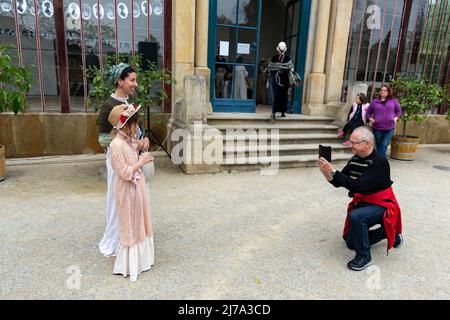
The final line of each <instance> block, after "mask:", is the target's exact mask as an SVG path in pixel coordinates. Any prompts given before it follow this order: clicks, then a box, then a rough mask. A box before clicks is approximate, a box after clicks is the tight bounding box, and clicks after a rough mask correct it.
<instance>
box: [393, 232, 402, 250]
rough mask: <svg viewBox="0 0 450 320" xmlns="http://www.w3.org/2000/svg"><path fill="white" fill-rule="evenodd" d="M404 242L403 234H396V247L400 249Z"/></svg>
mask: <svg viewBox="0 0 450 320" xmlns="http://www.w3.org/2000/svg"><path fill="white" fill-rule="evenodd" d="M402 244H403V236H402V235H401V234H397V235H395V242H394V248H395V249H398V248H400V247H401V246H402Z"/></svg>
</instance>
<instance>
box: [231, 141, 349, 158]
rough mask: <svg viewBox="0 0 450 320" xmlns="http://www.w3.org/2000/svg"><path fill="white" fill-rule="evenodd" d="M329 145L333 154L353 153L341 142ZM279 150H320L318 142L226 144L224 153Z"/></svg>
mask: <svg viewBox="0 0 450 320" xmlns="http://www.w3.org/2000/svg"><path fill="white" fill-rule="evenodd" d="M325 145H327V146H331V148H332V155H334V154H339V153H351V149H350V148H349V147H346V146H343V145H342V144H339V143H325ZM277 150H278V154H279V155H309V154H315V155H317V154H318V152H319V145H318V144H277V145H270V144H268V145H253V144H248V143H247V144H246V145H236V144H234V145H231V146H230V145H224V148H223V153H224V154H227V155H231V154H237V155H238V157H239V156H244V155H245V156H247V157H248V155H249V153H253V154H254V155H257V154H256V153H259V154H261V152H265V153H267V154H268V155H269V154H272V152H274V151H275V152H276V151H277Z"/></svg>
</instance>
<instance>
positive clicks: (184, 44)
mask: <svg viewBox="0 0 450 320" xmlns="http://www.w3.org/2000/svg"><path fill="white" fill-rule="evenodd" d="M195 14H196V6H195V0H183V1H173V2H172V76H173V78H174V79H175V80H176V81H177V84H176V85H173V86H172V103H175V102H176V101H177V100H179V99H181V98H182V97H183V94H184V88H183V86H184V77H185V76H187V75H193V74H194V63H195V61H194V59H195Z"/></svg>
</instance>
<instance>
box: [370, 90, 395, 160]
mask: <svg viewBox="0 0 450 320" xmlns="http://www.w3.org/2000/svg"><path fill="white" fill-rule="evenodd" d="M401 115H402V108H401V107H400V103H399V102H398V100H397V99H395V98H394V97H392V89H391V87H389V86H388V85H386V84H384V85H382V86H381V89H380V95H379V97H378V99H374V100H372V102H371V103H370V105H369V108H367V112H366V118H367V119H368V120H369V121H370V123H371V124H372V128H373V134H374V136H375V142H376V145H377V150H378V152H380V153H381V154H382V155H383V156H385V157H386V150H387V147H388V145H389V143H390V142H391V138H392V136H393V134H394V130H395V125H396V123H397V121H398V119H400V116H401Z"/></svg>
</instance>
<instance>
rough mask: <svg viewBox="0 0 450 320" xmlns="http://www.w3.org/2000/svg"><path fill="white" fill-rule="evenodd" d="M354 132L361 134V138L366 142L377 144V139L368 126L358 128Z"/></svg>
mask: <svg viewBox="0 0 450 320" xmlns="http://www.w3.org/2000/svg"><path fill="white" fill-rule="evenodd" d="M353 132H357V133H359V138H360V139H361V140H364V141H369V142H370V143H372V145H374V144H375V137H374V135H373V132H372V129H370V128H369V127H367V126H362V127H358V128H356V129H355V130H353Z"/></svg>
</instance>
